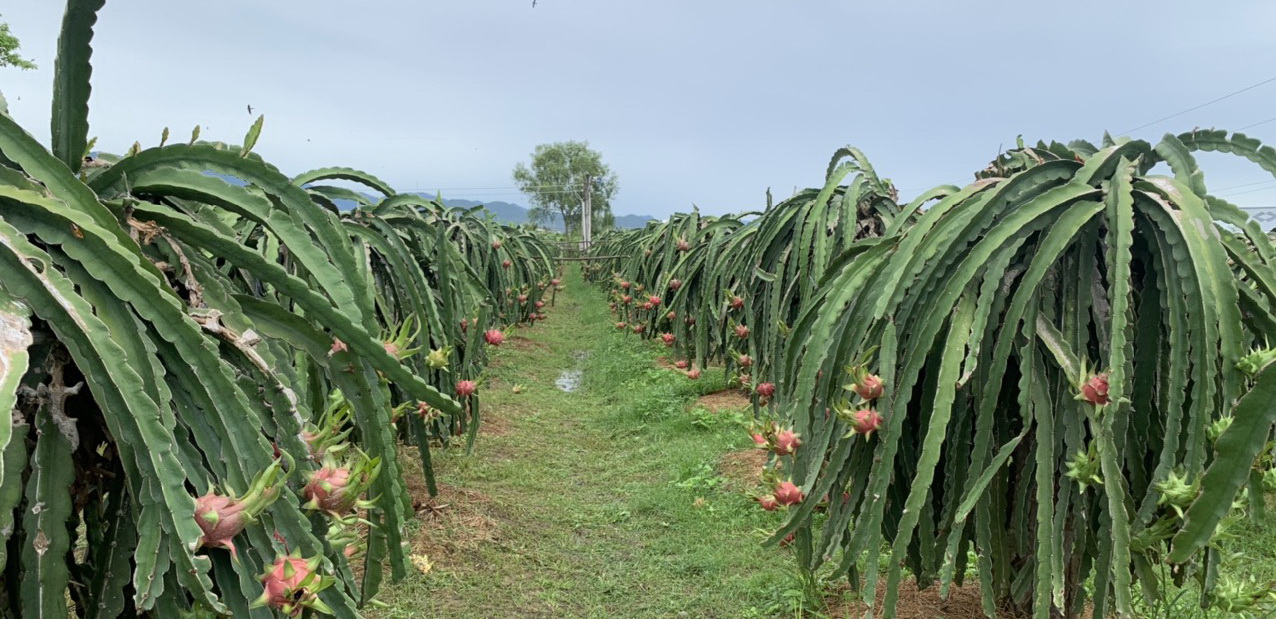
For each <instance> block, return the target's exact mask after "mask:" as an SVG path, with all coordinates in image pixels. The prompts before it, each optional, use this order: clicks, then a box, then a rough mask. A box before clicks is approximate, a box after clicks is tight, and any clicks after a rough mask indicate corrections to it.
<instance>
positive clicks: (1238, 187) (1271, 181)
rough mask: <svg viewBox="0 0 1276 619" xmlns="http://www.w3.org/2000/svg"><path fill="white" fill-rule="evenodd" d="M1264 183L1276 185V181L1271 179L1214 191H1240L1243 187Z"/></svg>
mask: <svg viewBox="0 0 1276 619" xmlns="http://www.w3.org/2000/svg"><path fill="white" fill-rule="evenodd" d="M1264 183H1276V179H1271V178H1269V179H1267V180H1262V181H1254V182H1252V183H1243V184H1240V185H1232V186H1230V187H1219V188H1218V189H1215V190H1214V191H1230V190H1232V189H1240V188H1241V187H1253V186H1254V185H1262V184H1264Z"/></svg>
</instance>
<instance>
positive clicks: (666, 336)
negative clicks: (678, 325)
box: [660, 333, 678, 346]
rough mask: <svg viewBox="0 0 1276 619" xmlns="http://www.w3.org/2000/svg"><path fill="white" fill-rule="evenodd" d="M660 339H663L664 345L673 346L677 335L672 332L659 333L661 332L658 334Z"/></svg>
mask: <svg viewBox="0 0 1276 619" xmlns="http://www.w3.org/2000/svg"><path fill="white" fill-rule="evenodd" d="M660 339H661V340H662V341H664V343H665V346H673V343H674V342H675V341H676V340H677V339H678V338H677V336H675V335H674V334H672V333H661V334H660Z"/></svg>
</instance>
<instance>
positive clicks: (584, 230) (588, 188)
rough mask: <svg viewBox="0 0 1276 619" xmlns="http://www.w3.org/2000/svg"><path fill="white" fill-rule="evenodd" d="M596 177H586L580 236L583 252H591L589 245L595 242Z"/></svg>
mask: <svg viewBox="0 0 1276 619" xmlns="http://www.w3.org/2000/svg"><path fill="white" fill-rule="evenodd" d="M593 193H594V177H592V176H590V175H588V174H586V175H585V206H584V207H583V208H581V209H580V235H581V245H580V248H581V250H582V251H589V244H590V242H591V241H592V240H593V232H594V230H593V228H594V208H593Z"/></svg>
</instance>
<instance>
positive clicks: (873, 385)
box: [852, 373, 885, 400]
mask: <svg viewBox="0 0 1276 619" xmlns="http://www.w3.org/2000/svg"><path fill="white" fill-rule="evenodd" d="M852 388H853V389H854V390H855V393H858V394H859V395H860V397H861V398H864V399H865V400H876V399H877V398H880V397H882V393H883V392H884V391H885V388H884V387H883V385H882V378H881V377H880V376H878V375H876V374H868V373H864V375H863V376H860V377H859V378H857V379H856V381H855V384H854V385H853V386H852Z"/></svg>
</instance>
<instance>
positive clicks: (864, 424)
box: [851, 408, 882, 438]
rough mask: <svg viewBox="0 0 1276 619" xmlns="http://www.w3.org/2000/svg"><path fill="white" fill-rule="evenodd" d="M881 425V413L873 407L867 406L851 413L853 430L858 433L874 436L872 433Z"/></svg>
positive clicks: (866, 436) (865, 436)
mask: <svg viewBox="0 0 1276 619" xmlns="http://www.w3.org/2000/svg"><path fill="white" fill-rule="evenodd" d="M881 427H882V416H881V414H879V413H878V412H877V411H875V410H873V409H871V408H865V409H862V410H858V411H855V412H854V413H851V430H852V431H854V432H855V433H856V434H863V435H864V438H868V437H869V436H872V434H873V433H874V432H876V431H877V430H878V429H880V428H881Z"/></svg>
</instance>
